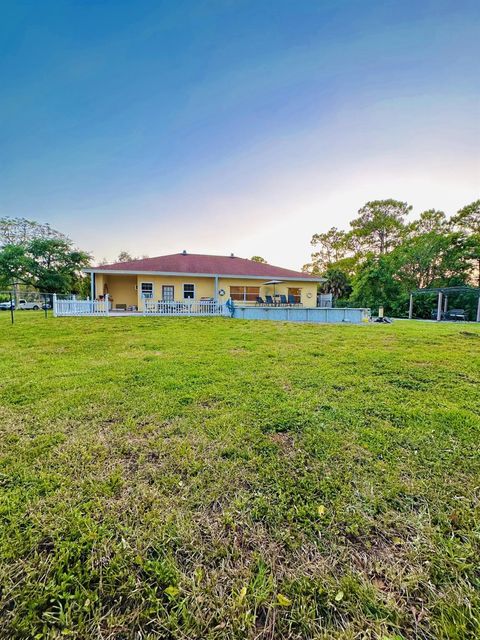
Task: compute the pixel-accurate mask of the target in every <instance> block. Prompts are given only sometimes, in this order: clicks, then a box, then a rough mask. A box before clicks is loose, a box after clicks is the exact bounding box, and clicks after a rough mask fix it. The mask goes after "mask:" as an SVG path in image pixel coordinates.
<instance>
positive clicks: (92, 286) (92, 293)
mask: <svg viewBox="0 0 480 640" xmlns="http://www.w3.org/2000/svg"><path fill="white" fill-rule="evenodd" d="M90 299H91V300H95V274H94V273H93V271H90Z"/></svg>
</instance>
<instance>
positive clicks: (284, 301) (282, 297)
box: [280, 293, 287, 305]
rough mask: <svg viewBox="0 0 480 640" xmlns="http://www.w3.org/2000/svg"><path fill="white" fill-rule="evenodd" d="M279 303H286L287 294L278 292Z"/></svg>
mask: <svg viewBox="0 0 480 640" xmlns="http://www.w3.org/2000/svg"><path fill="white" fill-rule="evenodd" d="M280 304H282V305H285V304H287V296H285V295H283V293H281V294H280Z"/></svg>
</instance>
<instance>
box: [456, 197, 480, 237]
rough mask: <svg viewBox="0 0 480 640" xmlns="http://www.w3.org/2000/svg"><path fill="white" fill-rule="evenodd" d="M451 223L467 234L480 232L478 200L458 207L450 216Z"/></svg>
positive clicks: (479, 202)
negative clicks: (455, 212)
mask: <svg viewBox="0 0 480 640" xmlns="http://www.w3.org/2000/svg"><path fill="white" fill-rule="evenodd" d="M452 223H453V224H454V225H456V226H457V227H458V228H459V229H461V230H462V231H465V232H467V233H469V234H470V233H473V234H480V200H475V202H472V203H471V204H467V206H466V207H463V209H460V211H458V213H457V215H456V216H454V217H453V218H452Z"/></svg>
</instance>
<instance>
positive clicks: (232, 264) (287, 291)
mask: <svg viewBox="0 0 480 640" xmlns="http://www.w3.org/2000/svg"><path fill="white" fill-rule="evenodd" d="M86 271H87V272H88V273H90V274H91V296H92V299H103V298H104V296H105V295H106V294H108V298H109V300H110V303H111V307H112V309H118V310H130V311H135V310H137V309H138V310H142V309H143V306H144V302H145V300H155V301H164V302H173V301H179V302H185V301H194V300H215V301H218V302H226V301H227V300H229V299H230V300H233V301H234V303H235V305H236V306H242V305H273V304H279V305H281V304H288V305H295V306H300V305H301V306H303V307H316V306H317V285H318V283H319V282H323V279H322V278H318V277H317V278H315V277H312V276H311V275H309V274H307V273H302V272H301V271H292V270H291V269H283V268H282V267H274V266H272V265H270V264H264V263H260V262H254V261H253V260H246V259H244V258H238V257H236V256H234V255H233V254H232V255H231V256H209V255H201V254H192V253H187V252H186V251H183V252H182V253H175V254H173V255H168V256H159V257H157V258H144V259H141V260H133V261H131V262H117V263H115V264H107V265H101V266H99V267H95V268H92V269H87V270H86Z"/></svg>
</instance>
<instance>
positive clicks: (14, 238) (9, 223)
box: [0, 218, 67, 247]
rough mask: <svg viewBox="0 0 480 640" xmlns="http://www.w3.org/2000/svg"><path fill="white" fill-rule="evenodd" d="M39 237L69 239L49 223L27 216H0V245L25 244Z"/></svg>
mask: <svg viewBox="0 0 480 640" xmlns="http://www.w3.org/2000/svg"><path fill="white" fill-rule="evenodd" d="M37 238H57V239H61V240H67V238H66V236H64V235H63V233H60V231H56V230H55V229H52V227H51V226H50V225H49V224H42V223H40V222H35V221H34V220H27V219H26V218H0V247H2V246H6V245H10V244H13V245H20V246H25V245H27V244H28V243H29V242H30V241H31V240H35V239H37Z"/></svg>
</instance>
